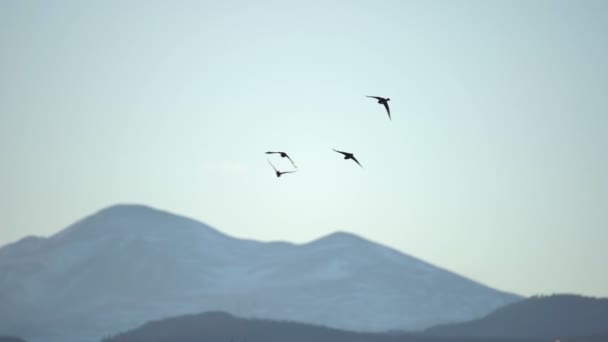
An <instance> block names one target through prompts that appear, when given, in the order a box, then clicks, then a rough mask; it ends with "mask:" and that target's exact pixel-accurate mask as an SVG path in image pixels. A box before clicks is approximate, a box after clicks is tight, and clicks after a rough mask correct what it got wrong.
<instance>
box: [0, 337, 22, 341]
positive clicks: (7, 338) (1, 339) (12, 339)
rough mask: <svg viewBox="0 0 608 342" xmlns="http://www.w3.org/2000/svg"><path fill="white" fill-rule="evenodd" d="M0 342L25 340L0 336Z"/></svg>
mask: <svg viewBox="0 0 608 342" xmlns="http://www.w3.org/2000/svg"><path fill="white" fill-rule="evenodd" d="M0 342H25V340H22V339H20V338H18V337H12V336H0Z"/></svg>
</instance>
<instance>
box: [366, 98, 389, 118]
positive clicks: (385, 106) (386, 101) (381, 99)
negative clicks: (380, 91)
mask: <svg viewBox="0 0 608 342" xmlns="http://www.w3.org/2000/svg"><path fill="white" fill-rule="evenodd" d="M367 97H371V98H373V99H376V100H378V103H379V104H381V105H384V108H386V113H387V114H388V118H389V120H393V119H391V109H390V108H388V101H390V100H391V99H389V98H388V97H387V98H384V97H380V96H367Z"/></svg>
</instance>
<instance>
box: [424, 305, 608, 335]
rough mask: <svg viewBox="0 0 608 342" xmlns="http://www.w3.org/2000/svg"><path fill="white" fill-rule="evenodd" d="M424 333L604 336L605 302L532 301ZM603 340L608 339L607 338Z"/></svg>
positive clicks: (607, 325) (606, 326) (607, 310)
mask: <svg viewBox="0 0 608 342" xmlns="http://www.w3.org/2000/svg"><path fill="white" fill-rule="evenodd" d="M427 333H429V334H432V335H441V336H502V337H543V338H554V337H556V336H559V337H562V339H561V340H562V342H563V341H564V340H565V339H564V337H567V336H570V337H572V336H589V335H599V334H603V333H608V298H603V299H599V298H589V297H581V296H575V295H553V296H547V297H532V298H529V299H526V300H523V301H520V302H517V303H513V304H510V305H507V306H505V307H502V308H500V309H498V310H496V311H495V312H493V313H491V314H489V315H487V316H486V317H484V318H481V319H478V320H473V321H470V322H465V323H460V324H446V325H441V326H436V327H433V328H430V329H428V330H427ZM604 336H605V337H608V334H606V335H604ZM596 338H598V339H599V338H600V336H597V337H596ZM581 339H582V338H581ZM604 341H608V339H605V340H604Z"/></svg>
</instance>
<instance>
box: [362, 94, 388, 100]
mask: <svg viewBox="0 0 608 342" xmlns="http://www.w3.org/2000/svg"><path fill="white" fill-rule="evenodd" d="M366 97H371V98H372V99H376V100H384V99H383V98H381V97H380V96H369V95H367V96H366Z"/></svg>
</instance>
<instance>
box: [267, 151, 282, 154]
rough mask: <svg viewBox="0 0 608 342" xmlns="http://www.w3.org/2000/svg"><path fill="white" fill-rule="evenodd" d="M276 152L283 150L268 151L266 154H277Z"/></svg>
mask: <svg viewBox="0 0 608 342" xmlns="http://www.w3.org/2000/svg"><path fill="white" fill-rule="evenodd" d="M276 153H281V152H272V151H268V152H266V154H276Z"/></svg>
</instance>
